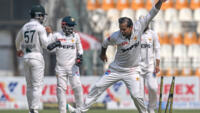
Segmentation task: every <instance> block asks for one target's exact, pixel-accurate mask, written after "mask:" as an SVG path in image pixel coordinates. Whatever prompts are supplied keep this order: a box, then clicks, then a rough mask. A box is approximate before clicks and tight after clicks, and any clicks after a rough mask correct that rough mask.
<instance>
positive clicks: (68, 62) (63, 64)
mask: <svg viewBox="0 0 200 113" xmlns="http://www.w3.org/2000/svg"><path fill="white" fill-rule="evenodd" d="M61 24H62V31H60V32H55V33H53V34H52V35H51V34H50V35H49V38H50V39H51V41H52V43H51V44H49V46H48V47H47V48H48V49H49V50H50V51H51V50H52V51H54V52H55V53H56V68H55V70H56V78H57V98H58V105H59V112H60V113H66V104H67V102H66V88H67V87H66V86H67V84H68V81H69V83H70V85H71V87H72V89H73V91H74V98H75V103H76V107H81V106H82V105H83V91H82V85H81V81H80V73H79V66H80V64H81V63H82V54H83V48H82V44H81V41H80V36H79V34H78V33H75V32H74V26H75V25H76V22H75V19H74V18H72V17H70V16H66V17H64V18H63V19H62V23H61ZM47 31H51V30H47Z"/></svg>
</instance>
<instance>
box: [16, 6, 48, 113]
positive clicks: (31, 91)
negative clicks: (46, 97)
mask: <svg viewBox="0 0 200 113" xmlns="http://www.w3.org/2000/svg"><path fill="white" fill-rule="evenodd" d="M45 15H46V13H45V9H44V7H43V6H41V5H34V6H33V7H32V8H31V10H30V16H31V19H30V21H29V22H28V23H26V24H25V25H24V26H23V27H22V28H21V29H20V31H19V32H18V35H17V37H16V41H15V44H16V49H17V56H19V57H22V56H23V58H24V71H25V78H26V84H27V92H26V95H27V100H28V106H29V111H30V112H29V113H38V109H39V106H40V105H41V103H40V97H41V91H42V84H43V78H44V66H45V64H44V59H43V55H42V54H43V48H44V49H46V48H47V45H48V42H49V41H48V38H47V33H46V30H45V27H44V26H43V25H42V23H43V21H44V19H45Z"/></svg>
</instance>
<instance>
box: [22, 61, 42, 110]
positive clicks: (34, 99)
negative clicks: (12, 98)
mask: <svg viewBox="0 0 200 113" xmlns="http://www.w3.org/2000/svg"><path fill="white" fill-rule="evenodd" d="M24 71H25V77H26V84H27V91H26V96H27V100H28V106H29V109H34V110H38V109H39V106H40V105H41V103H40V98H41V91H42V85H43V78H44V60H43V58H41V59H40V60H37V59H32V58H25V59H24Z"/></svg>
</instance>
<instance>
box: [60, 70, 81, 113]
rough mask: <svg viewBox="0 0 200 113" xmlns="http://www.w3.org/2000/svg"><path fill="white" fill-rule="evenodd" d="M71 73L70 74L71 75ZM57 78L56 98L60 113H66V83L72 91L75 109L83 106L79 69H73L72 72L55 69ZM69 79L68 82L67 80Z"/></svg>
mask: <svg viewBox="0 0 200 113" xmlns="http://www.w3.org/2000/svg"><path fill="white" fill-rule="evenodd" d="M71 72H72V73H71ZM56 73H57V75H56V78H57V98H58V107H59V112H60V113H66V112H67V111H66V104H67V100H66V89H67V84H68V81H69V83H70V85H71V87H72V90H73V91H74V98H75V103H76V107H81V106H83V90H82V86H81V81H80V74H79V68H78V67H77V66H76V67H73V69H72V71H71V70H70V71H67V70H61V69H60V70H58V69H56ZM68 79H69V80H68Z"/></svg>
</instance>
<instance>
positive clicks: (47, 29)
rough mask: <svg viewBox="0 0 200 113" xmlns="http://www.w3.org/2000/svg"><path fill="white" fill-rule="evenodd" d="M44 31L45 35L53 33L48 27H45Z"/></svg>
mask: <svg viewBox="0 0 200 113" xmlns="http://www.w3.org/2000/svg"><path fill="white" fill-rule="evenodd" d="M45 29H46V32H47V34H49V33H53V31H52V29H51V27H50V26H46V27H45Z"/></svg>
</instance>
